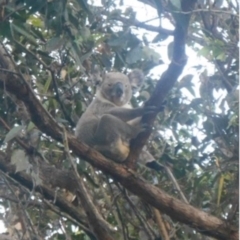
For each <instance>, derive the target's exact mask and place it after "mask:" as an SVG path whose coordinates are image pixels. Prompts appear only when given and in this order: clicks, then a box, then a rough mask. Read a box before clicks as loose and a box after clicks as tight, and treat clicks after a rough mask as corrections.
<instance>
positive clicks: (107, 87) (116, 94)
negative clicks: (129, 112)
mask: <svg viewBox="0 0 240 240" xmlns="http://www.w3.org/2000/svg"><path fill="white" fill-rule="evenodd" d="M99 91H100V93H101V95H102V96H103V97H104V98H105V99H107V100H108V101H110V102H112V103H114V104H115V105H117V106H119V107H121V106H123V105H125V104H126V103H128V102H129V101H130V99H131V97H132V88H131V83H130V80H129V78H128V76H126V75H124V74H123V73H120V72H110V73H107V74H106V75H105V76H104V79H103V82H102V84H101V86H100V89H99Z"/></svg>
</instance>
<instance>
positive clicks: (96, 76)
mask: <svg viewBox="0 0 240 240" xmlns="http://www.w3.org/2000/svg"><path fill="white" fill-rule="evenodd" d="M104 77H105V72H104V71H103V70H101V69H100V68H99V67H98V66H96V65H95V66H93V67H92V70H91V73H90V78H91V80H92V81H94V83H95V84H96V85H101V83H102V81H103V79H104Z"/></svg>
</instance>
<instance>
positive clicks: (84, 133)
mask: <svg viewBox="0 0 240 240" xmlns="http://www.w3.org/2000/svg"><path fill="white" fill-rule="evenodd" d="M113 107H115V105H114V104H112V103H111V102H108V101H102V100H100V99H98V98H96V99H94V100H93V101H92V103H91V104H90V105H89V106H88V108H87V110H86V111H85V112H84V113H83V114H82V116H81V118H80V119H79V121H78V123H77V127H76V131H75V135H76V137H77V138H78V139H79V140H80V141H82V142H84V143H86V144H87V145H89V146H91V147H93V145H94V143H95V140H94V133H95V131H96V129H97V126H98V123H99V119H100V118H101V117H102V115H103V114H104V113H106V112H107V111H108V110H109V109H111V108H113Z"/></svg>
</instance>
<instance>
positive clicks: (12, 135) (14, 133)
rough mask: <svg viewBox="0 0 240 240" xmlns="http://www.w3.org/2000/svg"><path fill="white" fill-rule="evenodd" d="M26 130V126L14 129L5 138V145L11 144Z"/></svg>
mask: <svg viewBox="0 0 240 240" xmlns="http://www.w3.org/2000/svg"><path fill="white" fill-rule="evenodd" d="M23 129H24V126H22V125H20V126H17V127H13V128H12V129H11V130H10V131H9V132H8V133H7V135H6V136H5V139H4V141H3V142H4V143H7V142H9V141H10V140H12V139H13V138H15V137H17V136H19V134H20V132H21V131H22V130H23Z"/></svg>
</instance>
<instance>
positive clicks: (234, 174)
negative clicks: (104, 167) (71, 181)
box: [0, 0, 239, 240]
mask: <svg viewBox="0 0 240 240" xmlns="http://www.w3.org/2000/svg"><path fill="white" fill-rule="evenodd" d="M139 2H144V3H145V4H147V5H150V6H151V5H152V4H151V3H150V2H148V1H136V4H140V3H139ZM153 2H154V4H153V5H152V7H153V8H155V9H156V10H157V12H158V17H159V19H160V26H159V27H155V26H154V25H151V24H150V23H144V22H139V21H138V20H137V19H136V10H135V9H134V7H128V8H126V7H124V6H125V4H127V3H125V2H124V4H123V3H122V1H120V4H119V3H118V2H116V1H102V6H97V5H96V4H94V1H92V3H91V2H90V1H88V2H87V1H86V0H82V1H79V0H72V1H65V0H59V1H54V0H52V1H47V0H35V1H30V0H17V1H3V2H2V3H0V9H1V11H0V12H1V15H0V39H1V43H2V44H3V45H4V46H5V48H6V49H8V51H9V52H10V53H11V57H12V60H14V62H15V63H16V67H17V69H18V72H19V73H20V74H21V77H22V78H24V79H25V80H26V81H27V82H28V83H29V84H30V86H31V88H32V90H33V91H34V93H35V94H36V95H37V96H38V98H39V100H40V101H41V103H42V105H43V106H44V108H45V109H46V110H47V111H48V112H49V113H50V114H51V115H52V116H53V118H54V119H56V120H57V121H58V122H59V123H60V124H62V125H64V126H65V128H66V129H68V130H69V131H72V132H73V131H74V127H75V125H76V122H77V120H78V119H79V117H80V116H81V114H82V113H83V112H84V111H85V109H86V107H87V106H88V105H89V103H90V102H91V100H92V99H93V97H94V94H95V90H96V86H97V84H98V82H99V74H98V73H99V71H103V70H104V71H110V70H113V69H114V70H117V71H121V72H124V73H127V72H128V71H129V69H133V68H140V69H142V70H143V71H144V72H145V74H146V75H147V77H146V81H145V83H144V86H143V88H142V90H141V92H140V93H139V95H138V96H133V99H132V104H133V106H138V105H140V104H142V102H143V101H146V100H147V99H148V98H149V96H150V95H151V93H152V92H153V90H154V87H155V86H156V82H157V80H158V78H159V76H160V75H161V73H162V70H161V69H163V68H164V67H165V66H166V64H167V63H166V60H165V58H166V56H165V55H164V51H163V52H162V51H158V49H161V50H162V49H165V51H166V49H167V55H168V57H169V59H171V56H172V40H171V39H172V35H173V31H171V30H169V29H167V28H166V29H165V28H163V27H162V22H165V21H168V25H169V26H170V28H172V26H175V25H176V24H177V23H178V24H182V25H183V26H184V24H186V23H185V18H184V17H182V16H183V15H180V14H179V12H180V11H181V7H180V4H181V1H176V0H174V1H173V0H171V1H153ZM159 2H160V3H159ZM210 2H212V1H207V3H205V1H199V3H198V5H197V7H196V9H195V10H194V11H193V14H192V19H191V23H190V26H189V32H188V38H187V39H188V41H187V47H188V49H189V51H190V52H191V54H189V60H188V62H189V65H187V67H186V69H185V71H184V72H183V74H182V76H181V78H180V79H179V81H178V82H177V83H176V84H175V86H174V88H173V89H172V90H171V92H170V94H169V95H168V97H167V98H166V100H165V109H164V111H163V112H161V113H160V114H159V115H158V117H157V119H156V121H155V124H154V129H153V133H152V135H151V137H150V139H149V142H148V148H149V150H150V151H151V153H152V154H153V155H154V156H155V157H156V159H157V161H159V162H160V163H162V164H164V165H165V166H166V167H167V169H168V171H169V172H170V173H171V174H169V172H167V171H164V172H162V173H160V174H158V173H155V172H152V171H151V170H148V169H146V168H145V167H142V166H139V167H138V172H139V174H141V175H142V176H143V177H144V178H145V179H147V180H148V181H149V182H152V183H153V184H155V185H157V186H159V187H160V188H161V189H164V190H165V191H166V192H168V193H169V194H171V195H173V196H175V197H176V198H180V199H182V200H183V201H184V199H183V198H182V195H183V196H185V199H186V200H187V201H188V202H189V203H190V204H191V205H193V206H196V207H198V208H200V209H202V210H204V211H206V212H208V213H211V214H213V215H215V216H218V217H219V218H222V219H226V220H227V221H228V222H229V223H230V224H231V225H234V226H238V194H239V193H238V189H239V186H238V182H239V175H238V158H239V150H238V147H239V141H238V139H239V134H238V133H239V109H238V104H239V85H238V76H239V59H238V41H239V39H238V36H239V33H238V29H239V26H238V23H239V15H238V14H239V13H238V9H239V6H238V2H237V1H236V2H234V1H223V2H222V4H220V5H219V4H212V3H211V4H210ZM215 2H218V1H215ZM155 4H156V5H155ZM209 4H210V5H209ZM122 5H123V6H122ZM150 6H148V7H150ZM152 10H153V9H152ZM146 20H147V19H146ZM158 21H159V20H158ZM158 24H159V22H158ZM136 29H137V30H139V31H137V30H136ZM150 33H151V34H153V35H154V37H153V40H149V39H150V38H148V37H146V36H148V35H149V34H150ZM153 35H151V36H153ZM149 36H150V35H149ZM166 44H168V46H166ZM192 59H193V60H192ZM194 59H198V62H193V61H194ZM2 68H4V66H1V69H2ZM96 69H98V71H96ZM0 71H1V70H0ZM156 75H157V77H156ZM0 91H1V95H0V98H1V100H0V116H1V117H0V122H1V124H0V144H1V147H0V151H1V152H2V153H4V154H6V156H7V157H8V158H9V159H11V160H10V161H11V163H12V164H14V165H15V166H16V172H19V171H23V172H25V173H28V174H29V173H30V176H31V178H32V179H33V182H34V183H35V185H38V184H39V183H40V182H41V179H40V177H39V176H38V173H36V172H34V170H33V167H32V164H33V162H35V161H36V159H35V158H34V156H37V155H38V154H40V155H41V157H42V158H43V159H44V160H45V161H46V162H48V163H50V164H51V165H53V166H54V167H56V168H60V169H71V163H70V161H69V153H67V152H66V149H65V148H64V146H63V145H62V144H60V143H58V142H56V141H55V140H53V139H51V138H50V137H48V136H46V135H44V134H42V133H41V132H39V131H38V130H37V129H36V127H35V126H34V124H33V123H32V122H31V119H30V117H29V114H28V112H27V110H26V108H25V106H24V105H23V104H22V103H21V102H20V101H19V100H17V99H16V98H15V97H14V96H13V95H11V94H9V93H8V92H6V91H5V90H4V88H3V89H2V90H0ZM21 143H24V144H21ZM24 146H25V148H24ZM26 146H28V147H31V148H32V149H35V150H34V151H35V153H36V152H37V154H36V155H34V154H33V155H31V156H28V151H27V149H29V148H28V147H26ZM25 152H26V153H25ZM75 160H76V162H77V168H78V172H79V174H80V176H81V177H82V178H83V179H84V180H85V184H86V187H87V189H88V191H89V194H90V195H91V198H92V199H93V201H94V204H95V205H96V206H97V209H98V210H99V212H100V213H101V215H102V216H103V218H104V219H105V220H106V222H108V223H109V224H110V225H111V226H112V227H113V228H114V227H115V229H116V231H115V232H114V234H115V237H116V239H156V238H157V237H158V236H159V231H160V230H159V221H158V219H157V215H156V214H155V212H154V210H153V209H152V208H151V207H150V206H149V205H147V204H146V203H144V202H143V201H141V199H139V198H138V197H136V196H134V195H133V194H131V193H130V192H128V191H127V190H126V189H124V188H123V187H122V186H121V185H119V184H118V183H116V182H115V181H113V180H112V179H109V177H108V176H107V175H105V174H104V173H102V172H100V171H98V169H94V168H93V167H92V166H90V165H89V164H87V163H86V162H85V161H84V160H83V159H77V158H75ZM171 176H172V177H171ZM0 177H1V185H2V190H1V193H0V194H1V195H0V197H1V200H0V204H1V207H2V208H1V209H2V210H1V218H2V220H3V221H4V223H5V226H6V228H7V232H8V234H9V235H10V236H11V238H12V239H59V240H60V239H94V237H93V236H92V235H91V234H90V233H89V232H91V231H90V230H89V226H88V224H87V221H86V215H85V213H84V212H83V213H82V216H83V222H82V223H79V221H77V220H76V219H72V218H71V217H69V215H68V214H66V212H65V213H63V212H64V211H62V209H58V208H57V207H56V206H54V199H53V201H52V202H49V201H46V200H44V198H43V196H41V195H40V194H37V193H35V191H34V187H35V186H33V190H32V191H28V190H27V189H26V188H24V187H23V186H21V185H19V184H18V183H16V182H15V181H14V180H13V179H11V178H10V177H9V176H8V175H7V173H6V172H5V173H4V172H1V174H0ZM175 182H177V185H176V183H175ZM176 186H178V187H180V192H179V189H177V188H176ZM57 192H58V191H56V195H58V194H60V195H61V194H62V195H64V196H65V198H66V199H69V201H72V200H73V199H74V197H73V196H72V195H71V194H70V193H68V192H66V191H63V190H59V192H60V193H57ZM73 203H74V204H78V208H81V203H79V202H77V200H76V199H75V201H74V202H73ZM83 210H84V209H82V211H83ZM162 216H163V222H164V226H165V228H166V230H167V233H168V235H169V237H170V238H171V239H201V235H200V234H199V233H196V232H195V231H193V230H192V229H190V228H189V227H187V226H185V225H182V224H181V223H177V222H175V221H174V220H172V219H170V218H169V217H168V216H166V215H164V214H162ZM88 231H89V232H88ZM160 235H162V232H161V231H160ZM21 236H23V238H21Z"/></svg>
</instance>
